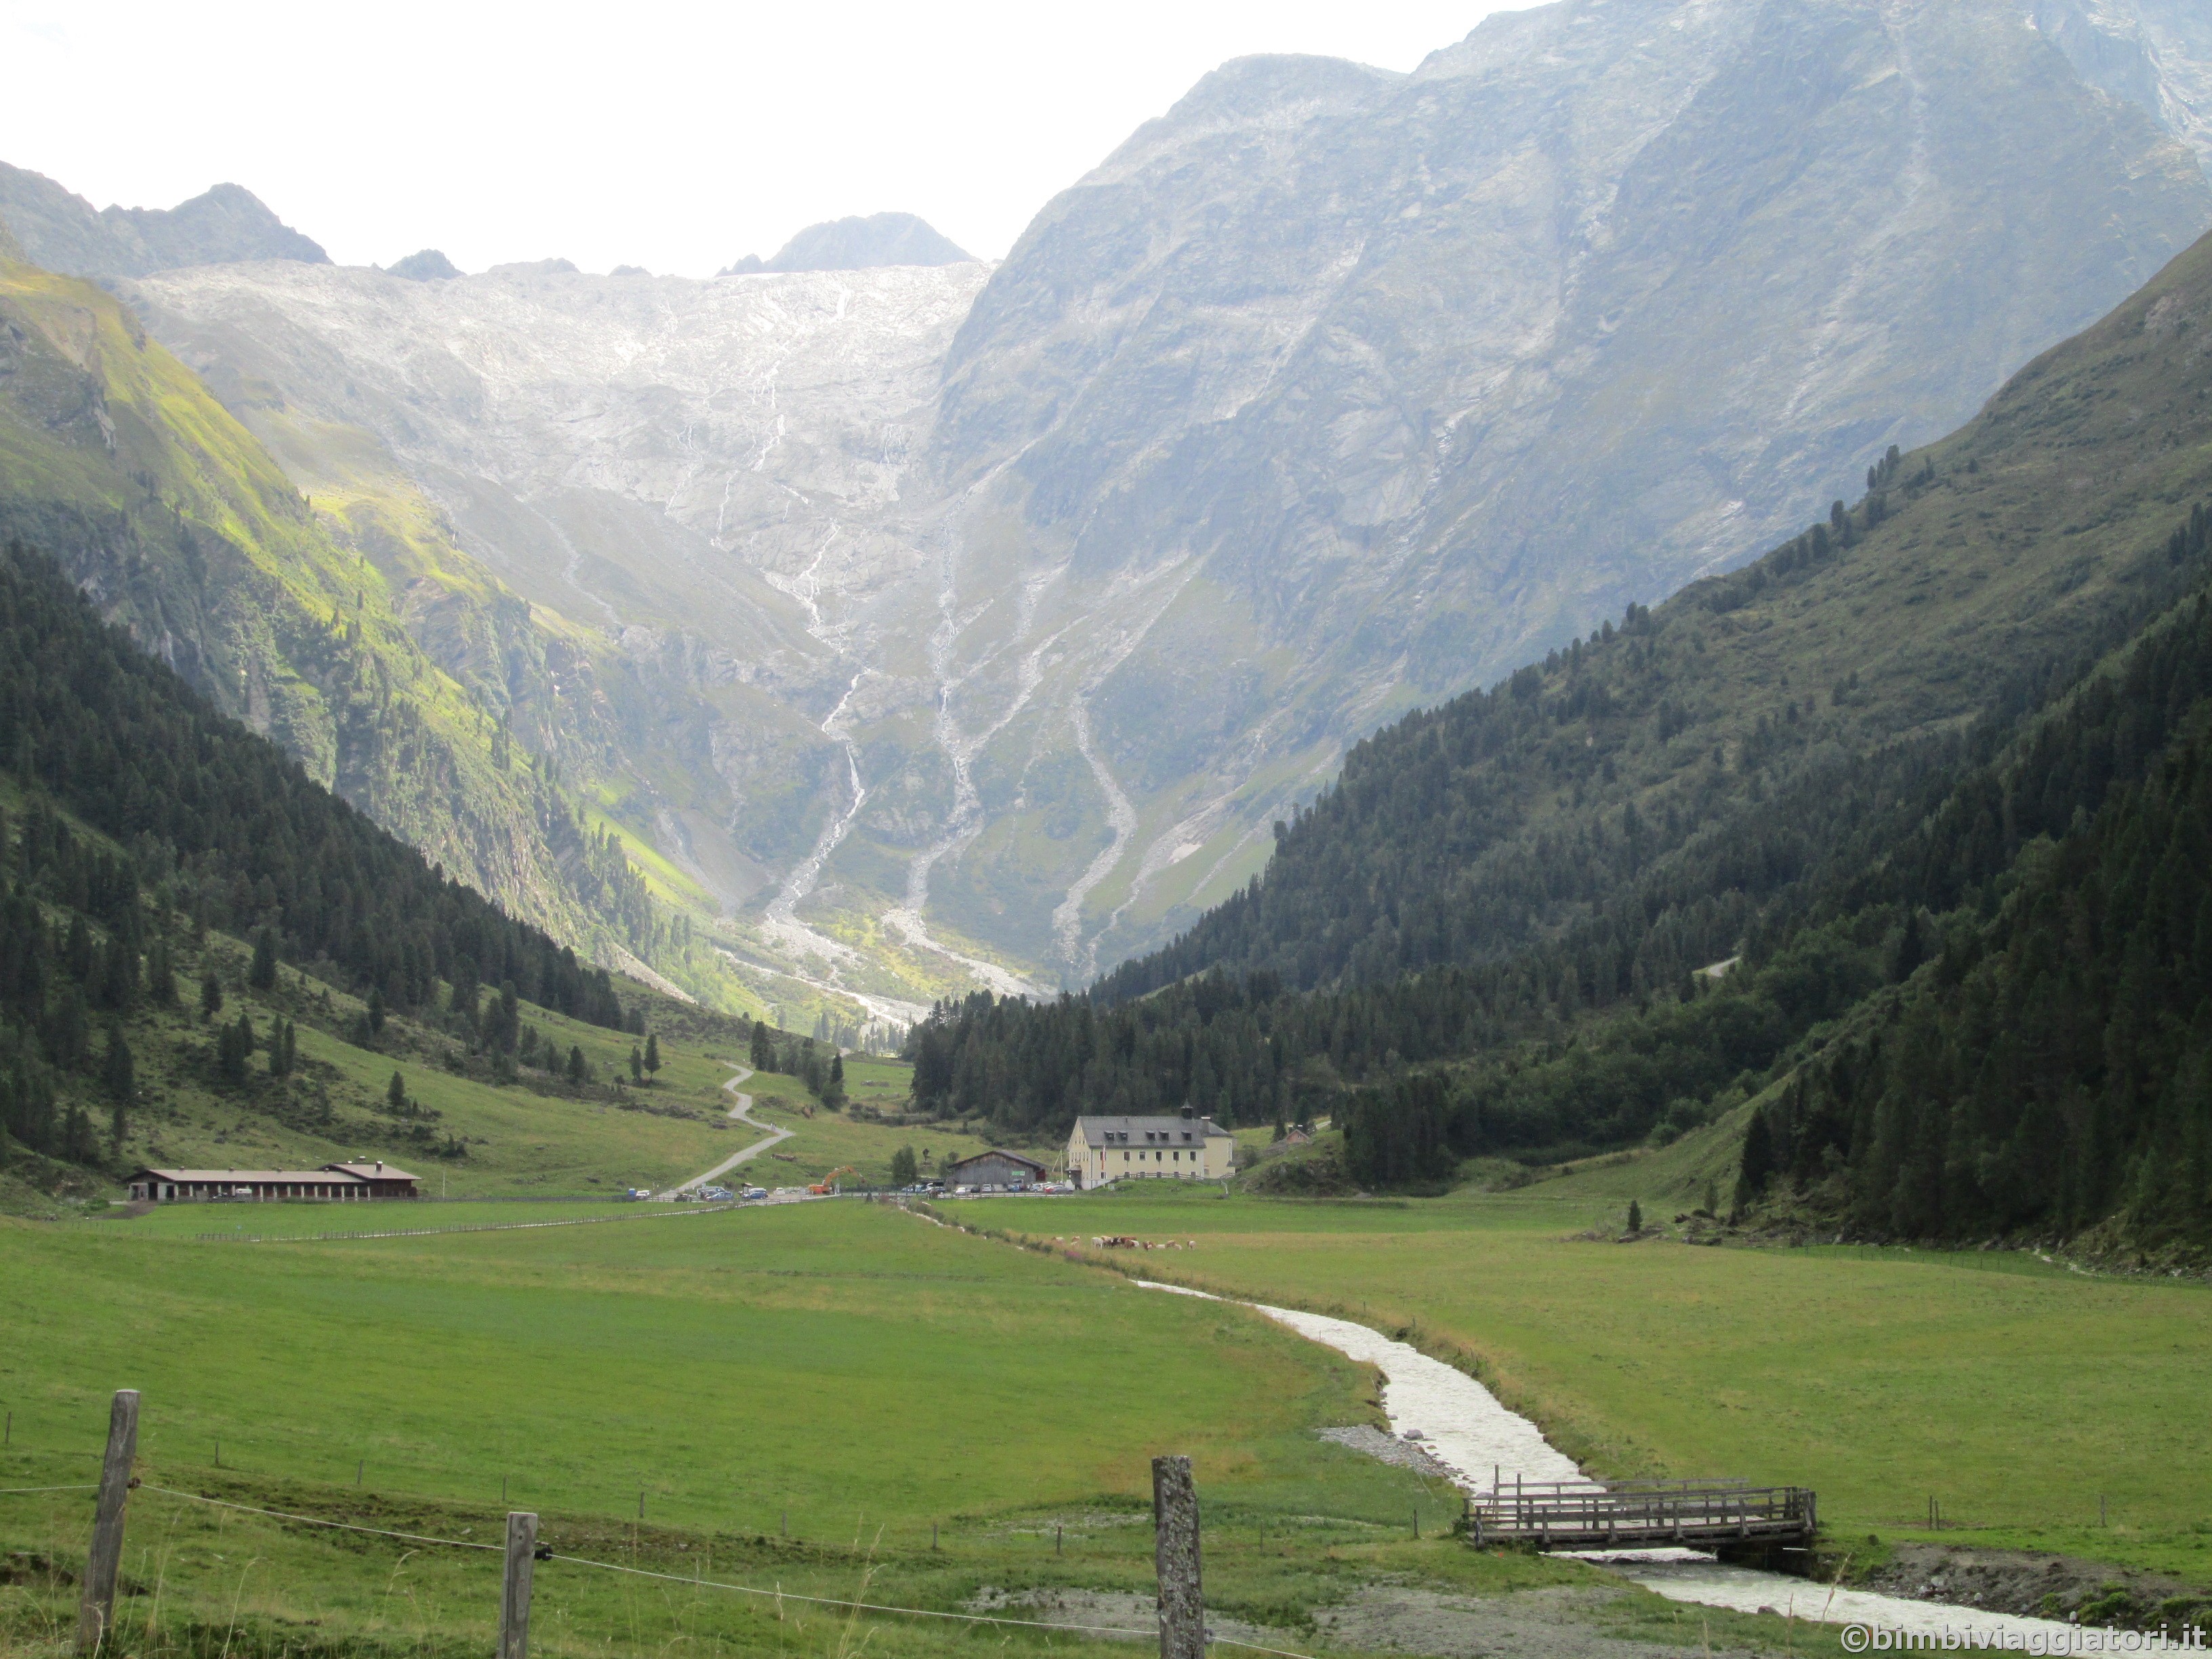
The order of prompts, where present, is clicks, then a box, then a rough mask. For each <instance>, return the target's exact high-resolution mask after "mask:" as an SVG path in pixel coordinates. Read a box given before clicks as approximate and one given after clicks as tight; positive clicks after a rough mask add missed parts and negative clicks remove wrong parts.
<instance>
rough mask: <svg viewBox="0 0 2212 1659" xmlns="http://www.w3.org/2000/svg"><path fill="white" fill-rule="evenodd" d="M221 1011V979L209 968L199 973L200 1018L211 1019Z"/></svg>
mask: <svg viewBox="0 0 2212 1659" xmlns="http://www.w3.org/2000/svg"><path fill="white" fill-rule="evenodd" d="M221 1012H222V981H221V980H219V979H217V978H216V976H215V969H212V968H210V969H208V970H207V972H205V973H204V974H202V975H200V1018H202V1019H204V1020H206V1019H213V1018H215V1017H216V1015H217V1014H219V1013H221Z"/></svg>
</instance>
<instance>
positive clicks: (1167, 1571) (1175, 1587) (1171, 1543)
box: [1152, 1457, 1206, 1659]
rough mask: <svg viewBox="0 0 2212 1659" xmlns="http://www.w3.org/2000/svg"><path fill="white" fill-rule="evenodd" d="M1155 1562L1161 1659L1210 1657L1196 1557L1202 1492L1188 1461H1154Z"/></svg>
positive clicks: (1153, 1527)
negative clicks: (1196, 1483)
mask: <svg viewBox="0 0 2212 1659" xmlns="http://www.w3.org/2000/svg"><path fill="white" fill-rule="evenodd" d="M1152 1529H1153V1535H1154V1543H1153V1563H1154V1565H1155V1566H1156V1567H1157V1569H1158V1573H1159V1580H1160V1659H1206V1591H1205V1588H1204V1585H1203V1583H1202V1581H1201V1579H1200V1571H1199V1559H1198V1488H1197V1487H1196V1486H1194V1485H1192V1484H1191V1479H1190V1459H1188V1457H1155V1458H1154V1459H1153V1460H1152Z"/></svg>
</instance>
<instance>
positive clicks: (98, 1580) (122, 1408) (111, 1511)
mask: <svg viewBox="0 0 2212 1659" xmlns="http://www.w3.org/2000/svg"><path fill="white" fill-rule="evenodd" d="M137 1452H138V1390H137V1389H117V1390H116V1391H115V1403H114V1404H113V1405H112V1406H111V1407H108V1412H107V1455H106V1457H105V1458H104V1459H102V1460H101V1462H100V1508H99V1509H98V1510H97V1511H96V1512H95V1513H94V1516H93V1522H92V1550H91V1553H89V1554H88V1556H87V1557H86V1559H85V1564H84V1593H83V1595H81V1596H80V1597H78V1599H77V1604H76V1650H77V1651H78V1652H79V1653H96V1652H98V1651H99V1650H100V1644H101V1643H102V1642H104V1641H106V1638H107V1632H108V1628H109V1626H112V1624H113V1623H114V1621H115V1573H116V1569H118V1567H120V1566H121V1565H123V1505H124V1503H125V1500H126V1499H127V1498H129V1497H130V1496H131V1459H132V1458H133V1457H135V1456H137Z"/></svg>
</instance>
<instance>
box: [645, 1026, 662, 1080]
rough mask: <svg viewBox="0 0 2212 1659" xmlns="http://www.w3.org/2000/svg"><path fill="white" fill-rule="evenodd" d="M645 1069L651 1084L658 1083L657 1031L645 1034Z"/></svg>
mask: <svg viewBox="0 0 2212 1659" xmlns="http://www.w3.org/2000/svg"><path fill="white" fill-rule="evenodd" d="M645 1069H646V1073H647V1076H649V1077H650V1078H651V1079H652V1080H653V1082H655V1083H658V1082H659V1081H660V1035H659V1032H657V1031H647V1033H646V1034H645Z"/></svg>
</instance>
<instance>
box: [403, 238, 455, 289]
mask: <svg viewBox="0 0 2212 1659" xmlns="http://www.w3.org/2000/svg"><path fill="white" fill-rule="evenodd" d="M384 274H385V275H386V276H398V277H403V278H404V279H405V280H406V281H408V282H410V283H435V282H442V281H444V280H446V279H447V278H449V277H453V276H459V275H461V268H460V267H459V265H457V264H454V263H453V261H452V260H451V259H448V258H447V257H446V256H445V255H444V254H443V253H442V252H440V251H439V250H438V249H436V248H435V247H426V248H424V249H423V250H422V252H419V253H410V254H409V255H408V256H407V257H406V258H404V259H395V260H393V261H392V263H391V264H389V265H387V266H386V267H385V271H384Z"/></svg>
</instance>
